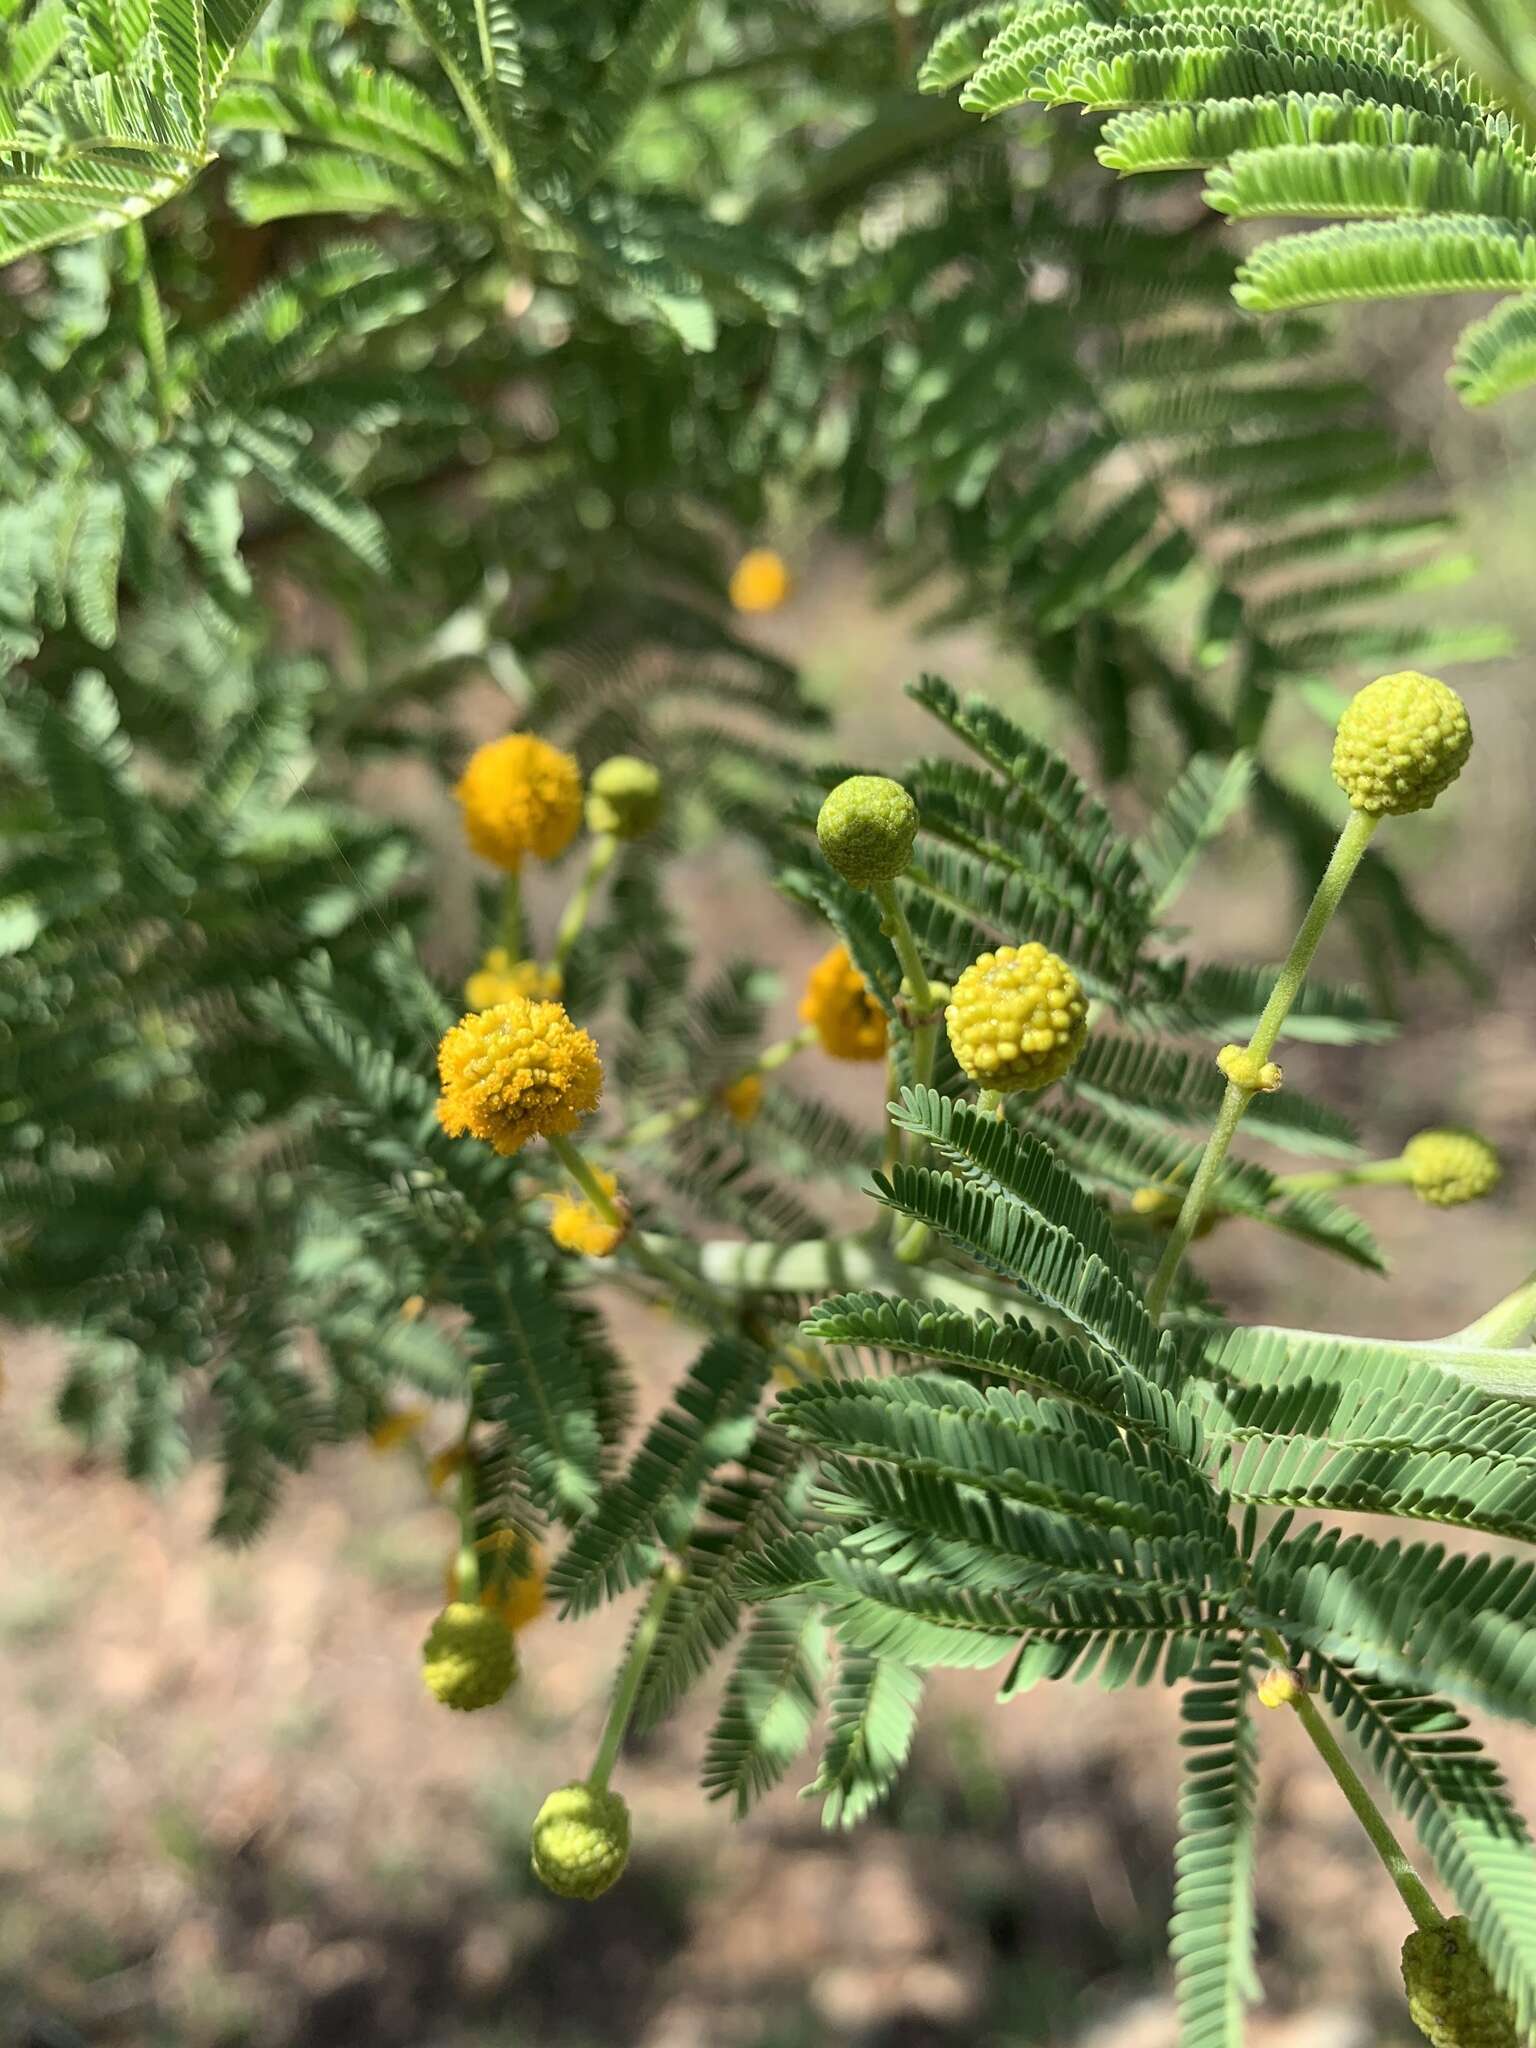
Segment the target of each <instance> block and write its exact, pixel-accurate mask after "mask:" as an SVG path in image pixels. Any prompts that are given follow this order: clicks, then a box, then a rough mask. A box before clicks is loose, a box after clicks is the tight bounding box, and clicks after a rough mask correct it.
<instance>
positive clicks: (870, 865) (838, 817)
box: [816, 775, 917, 889]
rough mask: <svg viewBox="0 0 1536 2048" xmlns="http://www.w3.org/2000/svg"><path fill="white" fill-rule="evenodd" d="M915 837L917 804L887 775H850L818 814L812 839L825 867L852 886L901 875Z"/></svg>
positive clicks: (909, 794) (909, 861)
mask: <svg viewBox="0 0 1536 2048" xmlns="http://www.w3.org/2000/svg"><path fill="white" fill-rule="evenodd" d="M916 837H917V805H916V804H915V803H914V802H913V800H912V795H911V792H910V791H909V790H905V789H903V788H902V786H901V784H900V783H899V782H893V781H892V780H891V778H890V776H889V775H850V776H848V777H847V778H846V779H845V780H844V781H842V782H840V783H839V784H838V785H837V787H836V789H834V790H833V791H832V792H831V793H830V794H829V795H828V797H827V799H826V801H825V802H824V803H823V804H822V807H821V809H820V811H819V812H818V813H817V817H816V840H817V844H818V845H819V846H820V847H821V850H822V853H823V855H824V856H825V858H826V861H827V864H828V866H829V867H833V868H836V870H837V872H838V873H839V874H840V875H841V876H842V878H843V880H844V881H845V882H851V883H852V884H853V886H854V888H856V889H868V888H870V887H871V886H872V885H873V884H875V883H878V882H893V881H895V879H896V877H897V876H898V875H904V874H905V873H906V871H907V869H908V868H909V867H910V866H911V864H912V842H913V840H914V839H915V838H916Z"/></svg>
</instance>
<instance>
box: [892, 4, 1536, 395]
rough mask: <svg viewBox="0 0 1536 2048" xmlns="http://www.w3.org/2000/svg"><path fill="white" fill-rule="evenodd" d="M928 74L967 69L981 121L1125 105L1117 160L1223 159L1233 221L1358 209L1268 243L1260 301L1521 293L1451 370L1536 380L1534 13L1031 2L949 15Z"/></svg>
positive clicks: (1254, 258)
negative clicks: (1045, 108) (1009, 112)
mask: <svg viewBox="0 0 1536 2048" xmlns="http://www.w3.org/2000/svg"><path fill="white" fill-rule="evenodd" d="M987 27H992V28H995V33H994V34H992V35H991V36H990V37H988V38H987V39H986V40H985V41H983V39H982V36H983V31H984V30H985V29H986V28H987ZM924 77H925V83H926V84H927V85H928V86H929V89H930V90H934V91H940V90H947V89H949V88H951V87H953V86H954V85H956V84H958V83H961V82H962V81H964V89H963V93H962V102H963V104H964V105H965V106H967V107H968V108H970V110H971V111H972V112H974V113H977V114H981V115H993V114H998V113H1001V112H1003V111H1004V110H1006V109H1007V108H1010V107H1014V106H1017V105H1019V104H1020V103H1022V102H1028V101H1032V102H1036V103H1040V104H1045V105H1052V106H1060V105H1075V106H1080V107H1083V108H1085V109H1088V110H1091V111H1093V112H1096V113H1106V114H1108V115H1109V116H1110V118H1109V119H1108V120H1107V121H1106V122H1105V124H1104V128H1103V131H1102V136H1101V140H1100V142H1099V147H1098V154H1099V158H1100V160H1101V162H1103V163H1104V164H1105V165H1106V166H1107V167H1108V168H1109V169H1110V170H1113V171H1117V172H1119V173H1120V174H1121V175H1128V174H1131V173H1135V172H1145V171H1181V170H1200V171H1203V172H1204V173H1205V196H1206V199H1207V201H1208V203H1209V204H1210V205H1211V206H1213V207H1215V208H1216V209H1217V211H1218V212H1220V213H1223V214H1225V215H1226V216H1227V217H1228V218H1229V219H1233V220H1275V219H1287V218H1289V219H1301V220H1323V221H1336V222H1338V223H1340V224H1339V225H1331V226H1323V227H1317V228H1313V229H1311V230H1310V231H1309V232H1307V233H1305V234H1300V235H1292V236H1289V237H1287V238H1285V239H1284V240H1281V241H1275V242H1267V243H1265V244H1263V245H1262V246H1261V247H1260V248H1259V249H1258V250H1257V251H1256V252H1255V253H1254V254H1253V255H1251V256H1250V257H1249V258H1248V260H1247V261H1246V262H1245V263H1244V264H1243V265H1242V266H1241V268H1240V270H1239V271H1238V273H1237V276H1236V278H1235V280H1234V285H1233V295H1234V297H1235V298H1236V300H1237V303H1238V304H1239V305H1240V306H1243V307H1245V308H1247V309H1249V310H1250V311H1254V312H1262V313H1276V312H1293V311H1296V310H1298V309H1310V308H1313V307H1318V306H1324V305H1329V304H1333V303H1337V302H1340V301H1352V302H1357V303H1362V302H1370V301H1372V300H1380V299H1392V298H1408V297H1414V296H1419V295H1423V294H1426V293H1433V292H1498V293H1508V294H1513V295H1514V296H1513V297H1510V298H1508V299H1507V300H1506V302H1505V303H1504V304H1503V305H1501V306H1500V307H1499V308H1498V309H1497V310H1496V311H1495V312H1493V313H1492V314H1490V315H1488V316H1487V317H1486V318H1484V319H1481V320H1478V321H1476V322H1474V323H1473V324H1472V325H1470V326H1469V327H1468V328H1467V329H1466V331H1465V332H1464V334H1463V336H1462V338H1461V342H1460V344H1459V346H1458V348H1457V352H1456V360H1455V363H1454V364H1453V366H1452V369H1451V373H1450V375H1451V383H1452V384H1453V385H1454V386H1455V388H1456V389H1457V390H1458V391H1459V392H1460V394H1461V396H1462V398H1463V399H1464V400H1465V401H1466V402H1467V403H1468V404H1469V405H1486V404H1488V403H1489V402H1490V401H1492V400H1494V399H1496V398H1502V397H1504V396H1505V395H1506V394H1507V393H1509V392H1511V391H1514V390H1517V389H1519V388H1520V387H1521V386H1523V385H1525V384H1527V383H1529V382H1530V381H1531V379H1532V377H1533V376H1536V353H1533V350H1532V344H1531V337H1530V325H1531V317H1532V304H1533V301H1532V299H1531V297H1530V293H1531V290H1532V286H1533V284H1536V271H1533V269H1532V251H1531V244H1530V236H1531V231H1532V228H1533V227H1536V213H1533V210H1532V209H1533V204H1536V159H1533V157H1532V148H1533V142H1532V132H1531V125H1530V124H1531V119H1532V114H1533V111H1536V98H1533V89H1536V55H1533V51H1532V48H1531V45H1530V41H1529V35H1528V33H1527V32H1525V30H1524V29H1523V27H1522V24H1521V22H1520V20H1519V18H1518V16H1517V15H1516V14H1515V12H1514V11H1513V10H1508V11H1506V10H1502V9H1500V8H1499V7H1497V6H1494V5H1485V6H1481V7H1479V8H1478V9H1476V10H1470V9H1469V10H1466V11H1465V12H1460V11H1458V10H1457V9H1456V8H1453V7H1449V6H1445V7H1429V8H1393V7H1390V6H1378V5H1373V4H1369V0H1361V4H1356V0H1348V4H1337V0H1311V4H1308V5H1304V6H1291V5H1288V4H1283V0H1279V4H1269V0H1257V4H1252V5H1240V6H1234V7H1219V8H1218V7H1213V6H1205V5H1199V4H1195V5H1188V6H1185V5H1178V4H1174V5H1166V6H1159V5H1146V4H1143V0H1124V4H1122V0H1115V4H1113V5H1109V6H1098V5H1089V4H1087V0H1072V4H1068V5H1056V4H1054V0H1051V4H1047V0H1022V4H1017V5H1012V6H1008V7H1006V8H1002V9H998V10H992V11H990V13H989V14H988V15H986V16H984V17H983V18H982V19H981V20H979V21H977V22H976V23H974V24H973V25H961V26H960V27H959V28H957V29H952V30H950V31H948V32H947V33H946V34H945V35H944V36H942V37H941V38H940V39H939V40H938V42H937V43H936V44H935V46H934V49H933V51H932V53H931V55H930V58H929V61H928V65H927V68H926V71H925V74H924Z"/></svg>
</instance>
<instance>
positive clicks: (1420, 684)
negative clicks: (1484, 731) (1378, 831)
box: [1333, 669, 1472, 818]
mask: <svg viewBox="0 0 1536 2048" xmlns="http://www.w3.org/2000/svg"><path fill="white" fill-rule="evenodd" d="M1471 751H1472V727H1471V725H1470V723H1469V722H1468V719H1467V707H1466V705H1465V704H1463V703H1462V701H1461V699H1460V698H1459V697H1458V696H1457V694H1456V692H1455V691H1454V690H1453V689H1452V688H1451V687H1450V685H1449V684H1447V683H1442V682H1441V681H1440V680H1439V678H1438V677H1436V676H1424V675H1420V674H1419V672H1418V671H1417V669H1404V670H1403V671H1402V673H1401V674H1400V675H1395V676H1378V677H1377V679H1376V681H1375V682H1374V683H1367V684H1366V686H1365V688H1364V689H1363V690H1359V691H1357V692H1356V693H1355V695H1354V696H1353V697H1352V698H1351V699H1350V701H1349V703H1348V705H1347V706H1346V707H1345V711H1344V715H1343V717H1342V718H1341V719H1340V720H1339V727H1338V732H1337V734H1336V735H1335V738H1334V742H1333V779H1334V781H1335V782H1336V783H1337V784H1338V785H1339V787H1340V789H1342V790H1343V792H1344V794H1345V795H1346V796H1347V797H1348V798H1349V801H1350V804H1351V806H1352V807H1353V808H1354V809H1355V810H1357V811H1367V812H1369V813H1371V814H1372V815H1373V816H1380V815H1384V816H1386V817H1389V818H1400V817H1403V816H1404V815H1405V814H1406V813H1407V812H1409V811H1424V810H1428V808H1429V806H1430V805H1431V804H1432V803H1433V802H1434V800H1435V798H1436V797H1437V796H1439V794H1440V793H1441V791H1442V790H1444V789H1446V788H1448V787H1449V786H1450V784H1451V783H1453V782H1454V781H1455V780H1456V778H1457V776H1458V775H1459V774H1460V773H1461V771H1462V769H1463V768H1464V767H1465V766H1466V761H1467V756H1468V754H1470V753H1471Z"/></svg>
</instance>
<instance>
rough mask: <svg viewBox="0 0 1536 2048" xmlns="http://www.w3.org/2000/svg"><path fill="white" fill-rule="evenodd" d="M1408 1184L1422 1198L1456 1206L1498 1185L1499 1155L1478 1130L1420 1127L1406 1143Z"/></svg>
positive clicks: (1442, 1206)
mask: <svg viewBox="0 0 1536 2048" xmlns="http://www.w3.org/2000/svg"><path fill="white" fill-rule="evenodd" d="M1403 1163H1404V1165H1405V1166H1406V1167H1407V1168H1408V1185H1409V1186H1410V1187H1411V1188H1412V1189H1413V1192H1414V1193H1415V1194H1416V1195H1417V1196H1418V1198H1419V1200H1420V1201H1421V1202H1431V1203H1433V1204H1434V1206H1435V1208H1437V1209H1454V1208H1455V1207H1456V1205H1457V1204H1458V1203H1459V1202H1475V1201H1477V1200H1478V1199H1479V1197H1480V1196H1482V1195H1487V1194H1491V1193H1492V1192H1493V1190H1494V1189H1495V1188H1496V1187H1497V1186H1498V1184H1499V1179H1500V1175H1501V1173H1502V1168H1501V1167H1500V1165H1499V1155H1498V1153H1497V1152H1495V1151H1494V1149H1493V1147H1492V1146H1491V1145H1490V1144H1489V1143H1488V1140H1487V1139H1486V1138H1480V1137H1479V1136H1478V1135H1477V1133H1476V1131H1420V1132H1419V1134H1418V1136H1417V1137H1416V1138H1410V1139H1409V1140H1408V1142H1407V1144H1406V1145H1405V1146H1404V1147H1403Z"/></svg>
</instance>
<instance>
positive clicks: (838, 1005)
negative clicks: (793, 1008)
mask: <svg viewBox="0 0 1536 2048" xmlns="http://www.w3.org/2000/svg"><path fill="white" fill-rule="evenodd" d="M800 1015H801V1017H802V1018H803V1020H804V1021H805V1022H806V1023H807V1024H810V1025H812V1026H814V1028H815V1032H816V1036H817V1038H818V1039H819V1040H820V1041H821V1047H822V1050H823V1052H829V1053H830V1054H831V1055H832V1057H833V1059H835V1060H878V1059H883V1058H884V1057H885V1012H884V1010H882V1009H881V1007H880V1005H879V1004H878V1003H877V1002H876V1001H875V999H874V997H873V996H872V995H871V994H870V992H869V987H868V984H867V983H866V982H865V980H864V977H863V975H862V974H860V972H859V970H858V969H857V967H855V966H854V964H853V962H852V960H851V959H850V958H849V957H848V948H847V947H846V946H842V945H838V946H834V947H833V948H832V950H831V951H830V952H829V953H824V954H823V955H822V957H821V958H820V959H819V960H818V961H817V963H816V965H815V966H814V967H813V968H812V969H811V972H810V977H809V979H808V980H807V982H806V984H805V995H804V997H803V998H802V999H801V1003H800Z"/></svg>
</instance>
